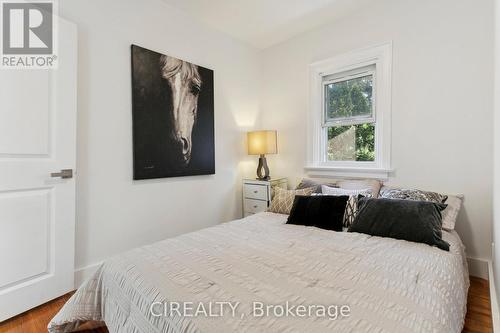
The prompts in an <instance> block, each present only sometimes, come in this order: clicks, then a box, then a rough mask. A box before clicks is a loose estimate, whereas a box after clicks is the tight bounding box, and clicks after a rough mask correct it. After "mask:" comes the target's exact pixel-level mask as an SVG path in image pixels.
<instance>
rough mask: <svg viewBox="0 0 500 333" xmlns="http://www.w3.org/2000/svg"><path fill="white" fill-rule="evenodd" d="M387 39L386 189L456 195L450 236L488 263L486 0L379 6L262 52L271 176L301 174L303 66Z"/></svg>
mask: <svg viewBox="0 0 500 333" xmlns="http://www.w3.org/2000/svg"><path fill="white" fill-rule="evenodd" d="M391 40H392V41H393V94H392V136H393V140H392V166H393V168H394V169H395V173H394V175H393V177H392V178H391V179H390V183H393V184H400V185H406V186H413V187H417V188H422V189H429V190H435V191H440V192H446V193H463V194H465V196H466V202H465V209H463V211H462V213H461V214H460V217H459V221H458V226H457V230H458V232H459V233H460V235H461V237H462V239H463V241H464V243H465V245H466V246H467V254H468V256H470V257H475V258H483V259H488V258H490V257H491V254H490V253H491V248H490V245H491V221H492V172H493V171H492V165H493V159H492V151H493V150H492V142H493V131H492V129H493V126H492V121H493V113H492V109H493V105H492V101H493V95H492V88H491V87H492V82H493V75H492V72H493V1H491V0H481V1H477V0H461V1H456V0H440V1H435V0H419V1H415V0H377V1H373V2H372V3H371V5H370V6H368V7H365V8H363V9H361V10H359V11H357V12H355V13H353V14H351V15H350V16H348V17H346V18H344V19H342V20H341V21H338V22H336V23H333V24H331V25H328V26H325V27H322V28H320V29H316V30H313V31H311V32H309V33H306V34H303V35H301V36H298V37H296V38H294V39H292V40H289V41H287V42H285V43H283V44H280V45H277V46H275V47H272V48H270V49H266V50H264V51H263V53H262V57H263V64H262V66H263V71H262V72H263V77H262V81H261V82H262V99H261V115H262V125H263V127H265V128H269V129H277V130H278V133H279V137H280V142H279V147H280V151H279V154H278V155H275V156H272V157H270V158H269V160H270V163H271V168H272V170H273V172H274V174H277V173H279V174H280V175H284V176H287V177H290V179H291V180H292V181H293V180H295V179H296V177H299V176H300V175H302V174H303V173H304V170H303V167H304V165H305V159H306V138H307V137H306V125H305V124H306V121H307V112H308V96H307V93H308V64H310V63H312V62H315V61H319V60H322V59H326V58H329V57H332V56H334V55H337V54H340V53H344V52H348V51H351V50H354V49H358V48H364V47H367V46H370V45H373V44H377V43H382V42H386V41H391Z"/></svg>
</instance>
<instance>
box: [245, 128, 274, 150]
mask: <svg viewBox="0 0 500 333" xmlns="http://www.w3.org/2000/svg"><path fill="white" fill-rule="evenodd" d="M247 138H248V155H265V154H276V153H277V152H278V143H277V134H276V131H254V132H248V134H247Z"/></svg>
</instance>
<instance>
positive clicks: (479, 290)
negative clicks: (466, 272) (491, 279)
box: [462, 276, 493, 333]
mask: <svg viewBox="0 0 500 333" xmlns="http://www.w3.org/2000/svg"><path fill="white" fill-rule="evenodd" d="M462 332H463V333H480V332H493V322H492V319H491V306H490V288H489V285H488V281H486V280H483V279H480V278H476V277H472V276H471V277H470V288H469V295H468V297H467V315H466V316H465V326H464V329H463V331H462Z"/></svg>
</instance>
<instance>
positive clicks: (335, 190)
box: [321, 185, 372, 197]
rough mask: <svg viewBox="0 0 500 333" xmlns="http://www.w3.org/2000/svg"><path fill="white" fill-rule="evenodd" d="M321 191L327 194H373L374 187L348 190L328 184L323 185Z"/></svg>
mask: <svg viewBox="0 0 500 333" xmlns="http://www.w3.org/2000/svg"><path fill="white" fill-rule="evenodd" d="M321 193H323V194H326V195H336V196H339V195H359V194H361V195H365V196H369V197H371V196H372V189H371V188H363V189H356V190H354V189H353V190H347V189H344V188H338V187H330V186H326V185H321Z"/></svg>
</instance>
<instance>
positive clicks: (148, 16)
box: [59, 0, 259, 268]
mask: <svg viewBox="0 0 500 333" xmlns="http://www.w3.org/2000/svg"><path fill="white" fill-rule="evenodd" d="M59 3H60V13H61V16H63V17H65V18H67V19H69V20H71V21H73V22H75V23H77V25H78V37H79V42H78V45H79V50H78V56H79V68H78V76H79V77H78V162H77V186H78V190H77V225H76V235H77V236H76V237H77V238H76V267H78V268H80V267H85V266H88V265H92V264H94V263H96V262H99V261H100V260H102V259H105V258H107V257H109V256H111V255H113V254H116V253H119V252H122V251H125V250H127V249H131V248H133V247H136V246H139V245H142V244H146V243H151V242H154V241H156V240H160V239H164V238H166V237H169V236H174V235H177V234H181V233H184V232H188V231H192V230H196V229H200V228H203V227H207V226H210V225H214V224H216V223H218V222H221V221H227V220H231V219H234V218H236V217H240V216H241V193H240V191H241V187H240V182H241V175H240V173H241V172H242V170H244V167H245V161H246V160H248V157H246V151H245V148H244V143H243V138H244V131H245V127H252V126H254V124H255V121H256V119H257V116H258V90H257V83H256V82H257V79H258V69H259V68H258V64H259V63H258V53H257V51H256V50H254V49H252V48H250V47H248V46H245V45H243V44H242V43H240V42H236V41H235V40H232V39H231V38H229V37H226V36H225V35H222V34H220V33H217V32H214V31H211V30H210V29H207V28H206V27H205V26H202V25H200V24H197V23H196V22H194V21H193V20H192V19H191V18H189V17H186V15H185V14H183V13H181V12H179V11H178V10H176V9H174V8H172V7H169V6H168V5H166V4H164V3H162V2H161V1H159V0H141V1H137V0H101V1H97V0H93V1H82V0H64V1H60V2H59ZM132 43H133V44H137V45H140V46H143V47H146V48H149V49H152V50H156V51H159V52H162V53H165V54H168V55H172V56H176V57H179V58H181V59H184V60H188V61H191V62H194V63H196V64H199V65H202V66H205V67H208V68H211V69H213V70H214V71H215V122H216V131H215V134H216V174H215V175H213V176H197V177H182V178H170V179H159V180H151V181H132V132H131V129H132V122H131V120H132V111H131V79H130V77H131V73H130V44H132ZM247 164H248V163H247Z"/></svg>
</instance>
